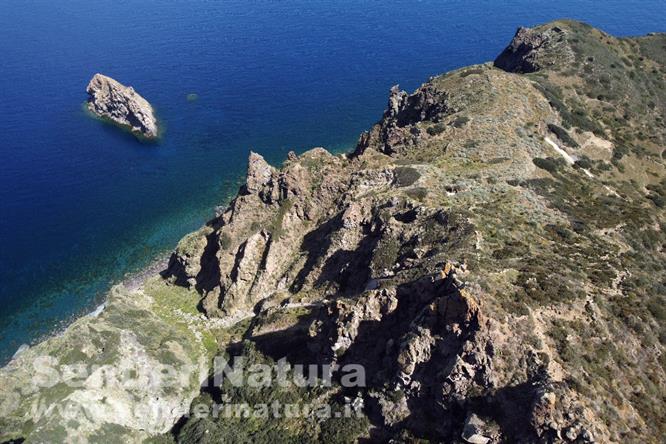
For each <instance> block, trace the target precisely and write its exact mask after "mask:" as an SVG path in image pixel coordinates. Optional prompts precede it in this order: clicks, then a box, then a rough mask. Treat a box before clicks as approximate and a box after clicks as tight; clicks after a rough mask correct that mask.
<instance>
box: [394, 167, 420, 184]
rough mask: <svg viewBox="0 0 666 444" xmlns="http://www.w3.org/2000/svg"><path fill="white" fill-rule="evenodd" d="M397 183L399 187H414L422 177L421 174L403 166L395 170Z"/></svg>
mask: <svg viewBox="0 0 666 444" xmlns="http://www.w3.org/2000/svg"><path fill="white" fill-rule="evenodd" d="M393 174H394V176H395V183H396V185H397V186H398V187H408V186H411V185H414V183H416V181H417V180H419V178H420V177H421V174H420V173H419V172H418V171H417V170H416V169H415V168H412V167H408V166H401V167H397V168H395V169H394V170H393Z"/></svg>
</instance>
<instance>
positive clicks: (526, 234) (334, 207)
mask: <svg viewBox="0 0 666 444" xmlns="http://www.w3.org/2000/svg"><path fill="white" fill-rule="evenodd" d="M665 48H666V36H664V35H651V36H647V37H641V38H631V39H615V38H613V37H611V36H608V35H607V34H604V33H602V32H601V31H598V30H595V29H593V28H590V27H588V26H586V25H583V24H580V23H577V22H568V21H562V22H555V23H551V24H547V25H543V26H540V27H537V28H534V29H521V30H519V32H518V33H517V34H516V37H515V38H514V40H513V42H512V43H511V44H510V46H509V47H508V48H507V50H505V51H504V52H503V53H502V55H501V56H500V57H499V58H498V59H497V61H496V62H495V64H485V65H477V66H472V67H467V68H463V69H460V70H457V71H453V72H450V73H447V74H444V75H441V76H438V77H435V78H433V79H431V80H430V81H429V82H427V83H425V84H424V85H422V86H421V87H420V88H418V89H417V90H416V91H415V92H414V93H413V94H408V93H406V92H404V91H400V90H399V88H397V87H395V88H393V89H392V90H391V92H390V96H389V100H388V105H387V110H386V111H385V113H384V115H383V117H382V119H381V120H380V121H379V122H378V123H377V124H376V125H374V126H373V127H372V128H371V129H370V130H369V131H368V132H367V133H364V134H363V135H362V136H361V137H360V140H359V143H358V146H357V147H356V149H355V150H354V152H353V153H352V154H350V155H348V156H334V155H331V154H330V153H328V152H327V151H325V150H324V149H322V148H315V149H313V150H311V151H308V152H306V153H303V154H301V155H299V156H297V155H296V154H293V153H290V155H289V158H288V159H287V161H286V162H285V163H284V165H283V166H282V167H281V168H275V167H273V166H271V165H269V164H268V163H266V162H265V160H264V159H263V158H262V157H261V156H260V155H258V154H255V153H251V154H250V158H249V163H248V174H247V180H246V184H245V185H244V186H243V187H242V188H241V190H240V191H239V193H238V195H237V197H236V198H235V199H234V200H233V201H232V202H231V203H230V205H229V206H228V207H227V209H226V210H225V211H224V212H223V213H222V214H220V215H219V216H218V217H216V218H215V219H213V220H212V221H211V222H210V223H208V224H207V225H206V226H205V227H202V228H201V229H200V230H199V231H197V232H195V233H192V234H190V235H188V236H187V237H185V238H184V239H183V240H182V241H181V242H180V243H179V245H178V247H177V249H176V251H175V252H174V254H173V255H172V257H171V260H170V262H169V266H168V269H167V270H165V272H164V273H163V277H164V281H161V282H160V285H163V286H164V287H163V288H164V289H168V291H174V292H176V294H180V293H179V292H184V294H188V295H192V294H195V293H196V294H197V295H198V296H199V298H198V303H199V309H200V310H201V311H202V312H203V313H205V315H206V319H205V320H202V319H199V320H198V321H197V323H196V324H195V325H196V326H197V328H199V329H200V330H197V331H200V334H202V333H201V332H203V334H205V335H207V336H205V337H210V336H213V337H215V338H216V341H215V343H213V344H212V345H211V344H210V343H208V346H209V348H211V349H212V348H215V347H218V348H219V353H225V354H227V355H231V356H235V357H241V356H242V357H245V358H247V359H248V360H249V361H251V362H261V363H274V362H275V361H277V360H279V359H280V358H282V357H286V358H287V360H288V362H289V363H291V364H315V363H316V364H338V365H341V366H342V365H345V364H361V365H363V366H364V368H365V370H366V375H367V386H365V387H353V388H349V387H342V386H341V385H340V384H339V382H340V381H336V383H335V384H334V385H333V387H331V388H328V389H319V388H318V389H315V390H306V389H293V390H282V389H280V388H274V387H271V388H268V389H265V390H261V391H252V390H250V389H246V388H243V389H237V388H232V387H226V386H223V387H221V388H218V389H210V388H207V389H205V390H202V392H201V393H200V395H199V397H198V398H197V399H196V400H195V401H194V402H195V403H197V404H206V405H211V404H213V403H218V404H219V403H228V402H232V403H242V402H248V403H253V402H265V403H271V402H272V401H274V400H278V401H282V402H310V403H315V404H317V403H319V404H321V403H326V404H329V405H338V406H339V405H344V404H349V403H351V404H353V405H354V406H356V407H358V408H360V410H361V411H362V415H361V416H360V417H356V418H353V419H336V418H329V419H316V418H295V419H294V418H291V419H289V418H262V419H256V418H251V419H246V418H226V417H219V418H211V417H206V418H195V417H191V418H187V419H183V420H182V421H181V422H180V423H179V425H178V427H177V429H175V430H174V432H173V434H168V435H164V436H162V437H161V438H162V439H164V440H166V441H170V440H173V439H177V440H178V441H179V442H221V441H225V442H226V441H231V442H249V441H252V442H284V441H291V442H294V441H296V442H297V441H301V442H303V441H308V442H309V441H313V440H319V441H322V442H353V441H356V440H358V439H370V440H371V441H378V442H385V441H388V440H390V439H392V440H394V442H414V441H415V440H416V439H427V440H433V441H443V442H470V443H499V442H579V443H580V442H655V443H656V442H659V441H660V439H661V436H664V434H666V430H664V424H665V423H666V421H665V419H666V418H664V406H663V399H664V396H665V395H666V385H665V383H664V380H665V378H664V368H663V366H664V365H665V364H666V362H665V360H664V354H663V352H664V339H665V338H666V331H665V330H664V318H665V317H666V316H665V315H664V312H663V309H662V308H661V307H663V304H664V297H665V295H664V293H665V292H664V284H663V282H664V278H665V277H666V275H665V273H664V264H665V263H666V261H665V259H666V258H665V257H664V245H665V244H666V237H665V236H664V229H666V223H665V222H666V221H665V220H664V210H663V207H664V199H665V198H666V179H664V178H665V177H666V174H665V173H666V171H665V169H664V146H665V145H666V126H665V125H664V118H665V116H664V114H665V113H666V109H665V106H666V97H665V96H664V94H665V93H664V91H666V85H665V84H664V75H663V74H664V72H665V70H666V50H665ZM176 300H179V299H176ZM186 300H187V299H184V300H183V299H180V301H181V302H180V304H184V303H185V302H184V301H186ZM169 301H171V302H170V303H172V304H173V299H169ZM190 355H191V356H197V355H196V354H194V355H192V354H190ZM361 406H362V408H361ZM175 417H176V415H174V416H173V417H172V418H174V419H173V420H174V421H175ZM16 421H17V422H19V421H18V420H16ZM151 430H156V429H151ZM14 436H18V435H14Z"/></svg>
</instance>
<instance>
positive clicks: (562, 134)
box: [548, 123, 580, 148]
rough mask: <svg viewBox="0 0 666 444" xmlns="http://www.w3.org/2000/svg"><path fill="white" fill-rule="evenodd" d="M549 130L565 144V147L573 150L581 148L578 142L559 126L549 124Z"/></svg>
mask: <svg viewBox="0 0 666 444" xmlns="http://www.w3.org/2000/svg"><path fill="white" fill-rule="evenodd" d="M548 129H549V130H551V131H552V132H553V133H554V134H555V135H556V136H557V138H558V139H560V140H561V141H562V142H564V144H565V145H567V146H570V147H571V148H579V147H580V145H578V142H576V141H575V140H574V139H573V138H572V137H571V136H570V135H569V133H568V132H567V130H565V129H564V128H562V127H561V126H557V125H555V124H553V123H549V124H548Z"/></svg>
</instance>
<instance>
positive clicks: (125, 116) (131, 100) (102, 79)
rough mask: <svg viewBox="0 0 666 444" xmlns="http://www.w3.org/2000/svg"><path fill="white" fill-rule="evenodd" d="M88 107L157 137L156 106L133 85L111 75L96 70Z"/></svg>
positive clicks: (144, 134)
mask: <svg viewBox="0 0 666 444" xmlns="http://www.w3.org/2000/svg"><path fill="white" fill-rule="evenodd" d="M86 91H87V92H88V109H89V110H90V111H91V112H92V113H94V114H95V115H97V116H99V117H101V118H103V119H107V120H109V121H111V122H113V123H115V124H117V125H119V126H121V127H125V128H127V129H129V130H130V131H131V132H132V133H133V134H135V135H137V136H140V137H142V138H145V139H155V138H157V137H158V127H157V119H156V118H155V113H154V111H153V107H152V106H151V105H150V103H148V101H147V100H146V99H144V98H143V97H141V96H140V95H139V93H137V92H136V91H134V88H132V87H131V86H125V85H123V84H121V83H119V82H117V81H116V80H114V79H112V78H111V77H107V76H105V75H102V74H95V75H94V76H93V78H92V79H91V80H90V83H88V88H87V89H86Z"/></svg>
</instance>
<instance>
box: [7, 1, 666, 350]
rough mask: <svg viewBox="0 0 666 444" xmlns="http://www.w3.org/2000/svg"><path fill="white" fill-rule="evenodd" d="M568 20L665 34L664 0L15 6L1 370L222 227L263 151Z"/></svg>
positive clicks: (338, 135) (277, 156) (10, 10)
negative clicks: (114, 122)
mask: <svg viewBox="0 0 666 444" xmlns="http://www.w3.org/2000/svg"><path fill="white" fill-rule="evenodd" d="M561 17H571V18H577V19H581V20H584V21H587V22H589V23H590V24H592V25H595V26H598V27H601V28H602V29H604V30H606V31H608V32H610V33H612V34H616V35H636V34H645V33H647V32H650V31H666V29H665V28H664V26H666V3H665V2H664V1H663V0H648V1H631V0H622V1H618V0H610V1H604V2H598V1H570V0H564V1H558V2H553V1H550V0H548V1H546V0H536V1H534V0H529V1H528V0H509V1H503V2H498V1H494V0H493V1H491V0H483V1H472V0H466V1H462V0H440V1H434V0H422V1H387V0H384V1H370V0H357V1H349V0H343V1H336V2H332V1H326V2H324V1H319V0H307V1H306V0H299V1H296V0H284V1H268V0H256V1H253V0H248V1H239V0H227V1H212V0H188V1H184V0H172V1H161V2H158V1H154V0H141V1H139V0H113V1H111V0H95V1H90V0H85V1H83V0H62V1H52V0H3V1H2V3H1V4H0V54H1V60H2V61H1V62H0V159H1V160H0V306H1V307H2V309H1V311H0V363H1V362H6V361H7V360H8V359H9V358H10V357H11V356H12V354H13V353H14V352H15V351H16V349H17V348H18V347H19V346H20V345H21V344H23V343H32V342H34V341H36V340H38V339H39V338H41V337H44V335H48V334H51V333H53V332H54V331H55V330H57V329H58V328H61V327H62V326H63V325H66V323H67V322H69V321H71V319H72V318H73V317H75V316H78V315H81V314H82V313H85V312H87V311H90V310H91V309H92V308H94V306H95V305H97V304H99V303H100V301H101V300H102V299H103V297H104V294H105V292H106V291H107V290H108V289H109V288H110V286H111V285H112V284H114V283H117V282H119V281H121V280H123V279H124V278H125V277H126V276H127V275H128V274H131V273H135V272H137V271H138V270H141V269H142V268H143V267H146V266H147V265H148V264H150V263H151V262H152V261H154V260H155V259H158V258H160V257H164V256H165V255H166V254H167V253H168V252H169V250H171V249H172V248H173V247H174V246H175V244H176V242H177V241H178V239H179V238H180V237H181V236H183V235H184V234H186V233H187V232H189V231H191V230H194V229H196V228H197V227H198V226H200V225H201V224H202V223H204V222H205V221H206V220H207V219H209V218H210V217H211V216H212V215H213V209H214V207H215V206H216V205H221V204H225V203H226V202H228V200H229V199H230V196H233V195H234V194H235V192H236V191H237V189H238V184H239V180H242V175H243V172H244V169H245V162H246V159H247V154H248V150H250V149H252V150H255V151H258V152H260V153H262V154H263V155H264V156H265V157H266V158H267V159H268V160H269V161H270V162H273V163H275V164H279V163H280V162H281V161H282V160H283V159H284V158H285V157H286V154H287V152H288V151H289V150H295V151H297V152H300V151H304V150H306V149H308V148H311V147H314V146H325V147H327V148H329V149H331V150H336V151H342V150H348V149H350V148H351V147H352V146H353V145H354V144H355V142H356V140H357V138H358V135H359V133H360V132H361V131H363V130H364V129H367V128H368V127H369V126H370V125H371V124H372V123H373V122H375V121H376V120H377V119H378V118H379V117H380V115H381V113H382V111H383V109H384V107H385V103H386V99H387V92H388V90H389V88H390V87H391V86H392V85H394V84H396V83H399V84H400V85H401V87H403V88H405V89H407V90H412V89H414V88H416V87H417V86H418V85H419V84H420V83H422V82H424V81H425V80H427V78H428V77H429V76H431V75H435V74H438V73H441V72H444V71H447V70H450V69H453V68H457V67H460V66H464V65H469V64H474V63H480V62H484V61H488V60H492V59H493V58H494V57H495V56H496V55H497V54H498V53H499V52H500V51H501V50H502V48H503V47H504V46H505V45H506V44H507V43H508V42H509V40H510V39H511V37H512V36H513V33H514V31H515V28H516V27H517V26H519V25H526V26H530V25H535V24H539V23H542V22H545V21H549V20H552V19H555V18H561ZM96 72H100V73H104V74H107V75H109V76H112V77H114V78H116V79H117V80H119V81H120V82H123V83H125V84H129V85H132V86H134V87H135V89H136V90H137V91H139V93H140V94H142V95H143V96H144V97H146V98H147V99H148V100H149V101H150V102H151V103H152V104H153V105H154V106H155V108H156V110H157V113H158V115H159V118H160V120H161V122H162V124H163V125H164V127H165V129H166V131H165V134H164V137H163V140H162V141H161V142H160V143H159V144H154V145H146V144H141V143H139V142H138V141H137V140H135V139H134V138H133V137H132V136H131V135H128V134H127V133H124V132H122V131H119V130H118V129H117V128H114V127H111V126H109V125H106V124H104V123H101V122H100V121H97V120H94V119H91V118H90V117H89V116H88V115H86V113H85V112H84V110H83V106H82V105H83V103H84V101H85V100H86V93H85V88H86V85H87V83H88V81H89V79H90V78H91V77H92V75H93V74H95V73H96ZM188 94H196V95H197V97H198V99H197V100H195V101H191V100H188V99H187V96H188Z"/></svg>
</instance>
